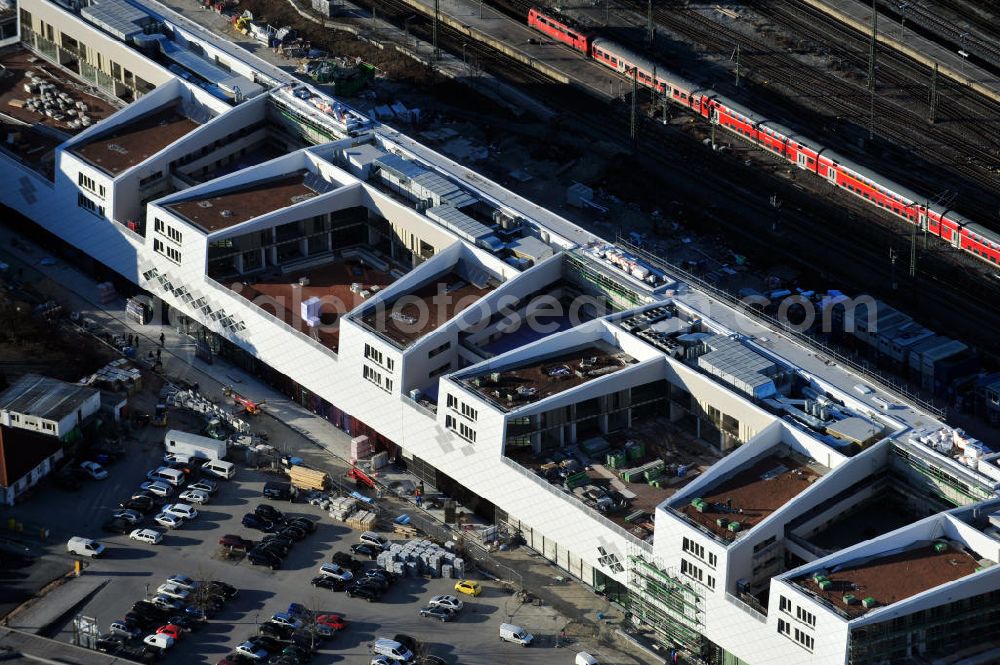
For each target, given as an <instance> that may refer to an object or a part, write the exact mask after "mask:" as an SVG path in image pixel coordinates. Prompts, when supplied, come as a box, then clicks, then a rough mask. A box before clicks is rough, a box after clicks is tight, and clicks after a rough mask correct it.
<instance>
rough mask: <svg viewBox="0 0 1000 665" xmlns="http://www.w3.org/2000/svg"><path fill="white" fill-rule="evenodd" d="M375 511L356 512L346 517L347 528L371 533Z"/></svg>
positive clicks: (373, 526)
mask: <svg viewBox="0 0 1000 665" xmlns="http://www.w3.org/2000/svg"><path fill="white" fill-rule="evenodd" d="M375 517H376V515H375V511H373V510H358V511H356V512H354V513H352V514H351V515H348V516H347V526H349V527H351V528H352V529H358V530H360V531H371V530H372V529H374V528H375Z"/></svg>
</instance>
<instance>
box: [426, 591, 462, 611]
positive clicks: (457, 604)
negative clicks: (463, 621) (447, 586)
mask: <svg viewBox="0 0 1000 665" xmlns="http://www.w3.org/2000/svg"><path fill="white" fill-rule="evenodd" d="M427 604H428V605H430V606H431V607H443V608H445V609H449V610H452V611H453V612H457V611H459V610H460V609H462V608H463V607H465V603H463V602H462V601H460V600H459V599H458V598H456V597H455V596H447V595H445V596H434V597H432V598H431V599H430V601H429V602H428V603H427Z"/></svg>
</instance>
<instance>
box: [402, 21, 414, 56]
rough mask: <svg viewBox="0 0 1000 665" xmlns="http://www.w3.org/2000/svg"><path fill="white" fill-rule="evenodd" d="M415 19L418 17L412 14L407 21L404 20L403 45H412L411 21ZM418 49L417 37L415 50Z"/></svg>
mask: <svg viewBox="0 0 1000 665" xmlns="http://www.w3.org/2000/svg"><path fill="white" fill-rule="evenodd" d="M415 18H417V15H416V14H412V15H410V16H407V17H406V18H405V19H403V43H404V44H409V43H410V21H412V20H413V19H415ZM416 47H417V39H416V37H414V38H413V48H414V49H416Z"/></svg>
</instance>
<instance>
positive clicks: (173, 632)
mask: <svg viewBox="0 0 1000 665" xmlns="http://www.w3.org/2000/svg"><path fill="white" fill-rule="evenodd" d="M156 633H157V634H158V635H169V636H170V637H172V638H174V640H175V641H177V640H180V639H181V637H182V636H183V635H184V630H183V629H182V628H181V627H180V626H175V625H174V624H172V623H168V624H166V625H163V626H160V627H159V628H157V629H156Z"/></svg>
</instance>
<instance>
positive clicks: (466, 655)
mask: <svg viewBox="0 0 1000 665" xmlns="http://www.w3.org/2000/svg"><path fill="white" fill-rule="evenodd" d="M162 435H163V430H158V429H152V428H147V429H146V430H143V431H142V432H141V433H140V437H141V438H140V440H139V441H137V442H134V443H131V444H130V451H129V454H128V455H127V456H126V457H125V458H124V459H122V460H120V461H119V462H117V463H116V464H115V465H113V466H111V467H110V468H109V471H110V477H109V478H108V479H107V480H104V481H91V482H89V483H87V484H85V485H84V487H83V488H82V489H81V490H79V491H77V492H68V491H64V490H59V489H56V488H53V487H47V488H44V489H42V490H40V491H39V492H38V493H37V494H36V495H35V496H34V497H33V498H32V500H31V501H29V502H26V503H24V504H22V505H19V506H17V507H15V508H14V509H13V510H12V515H14V516H16V517H17V519H19V520H22V521H24V522H25V524H26V525H27V526H28V528H30V527H31V526H41V525H44V526H46V527H48V528H49V529H50V532H51V535H50V538H49V540H48V543H47V545H46V546H45V548H44V549H47V554H46V553H44V552H43V554H44V556H42V558H41V559H40V560H39V563H43V564H44V565H46V566H53V567H54V568H57V569H58V568H60V567H61V568H62V569H63V570H66V569H68V568H69V567H70V566H72V557H70V556H69V555H67V553H66V549H65V542H66V540H67V539H68V538H69V537H70V536H73V535H80V536H88V537H93V538H96V539H98V540H100V541H101V542H103V543H105V544H106V546H107V548H108V551H107V553H106V556H105V558H102V559H98V560H96V561H93V562H88V564H89V565H88V566H87V567H86V569H85V570H84V572H83V575H84V576H85V577H87V578H93V577H100V578H102V579H107V580H109V582H108V583H107V584H106V585H104V586H103V587H102V588H101V589H100V590H99V591H98V592H97V593H96V594H94V595H93V596H92V597H90V598H89V599H88V600H86V601H85V602H84V603H82V604H81V606H80V607H78V608H75V609H74V608H65V609H67V610H69V609H73V612H69V613H68V614H67V615H66V616H64V617H63V618H62V619H61V624H57V625H53V626H51V629H50V630H48V631H46V632H47V634H49V635H51V636H52V637H55V638H56V639H58V640H65V641H69V640H70V639H71V637H72V625H71V617H72V615H73V613H74V612H75V613H79V614H83V615H86V616H91V617H94V618H96V619H97V620H98V623H99V625H100V626H101V628H102V630H103V629H105V628H106V627H107V625H108V624H109V623H110V622H111V621H113V620H115V619H117V618H119V617H120V616H122V615H123V614H124V613H125V612H126V611H128V609H129V608H130V606H131V605H132V603H133V602H135V601H136V600H139V599H141V598H143V597H144V596H145V595H146V593H147V588H148V590H149V591H150V592H153V591H155V588H156V587H157V586H158V585H159V584H161V583H162V582H163V581H164V580H165V578H166V577H168V576H170V575H171V574H175V573H181V574H186V575H189V576H191V577H194V578H196V579H217V580H222V581H225V582H228V583H230V584H233V585H235V586H236V587H238V588H239V589H240V593H239V595H238V596H237V598H236V599H234V600H233V601H231V602H230V603H229V604H227V606H226V607H225V608H224V610H223V611H222V612H220V613H219V614H218V615H217V616H215V617H213V619H212V620H211V621H210V623H209V625H208V626H206V627H204V628H203V629H202V630H201V631H199V632H196V633H193V634H191V635H189V636H186V637H185V638H184V639H183V640H181V641H180V642H179V643H178V645H176V646H175V648H174V649H173V650H172V651H171V653H170V654H169V655H168V657H167V660H166V662H175V663H183V664H185V665H186V664H188V663H215V662H217V661H218V660H219V659H220V658H221V657H222V656H224V655H225V654H226V653H228V652H229V651H230V649H231V648H232V647H233V646H235V645H236V644H238V643H239V642H241V641H243V640H244V639H246V638H247V637H248V636H250V635H252V634H254V633H255V631H256V626H257V624H258V623H260V622H263V621H266V620H267V619H268V618H269V617H270V616H271V614H272V613H275V612H279V611H282V610H283V609H285V608H286V607H287V606H288V604H289V603H290V602H299V603H303V604H305V605H307V606H309V607H311V608H313V609H319V610H322V611H330V612H337V613H342V614H344V615H345V618H346V619H347V621H348V623H349V627H348V629H347V630H346V631H343V632H342V633H341V634H338V635H337V636H336V637H334V638H333V639H332V640H331V641H329V642H328V643H327V645H326V647H325V648H324V650H323V651H322V652H321V656H320V657H319V658H317V659H316V660H315V661H314V662H316V663H320V664H323V663H368V662H369V656H368V643H369V642H370V641H372V640H373V639H374V638H375V637H391V636H392V635H394V634H395V633H407V634H409V635H412V636H414V637H415V638H417V639H418V640H420V641H421V642H423V643H424V644H426V645H427V646H428V650H429V652H430V653H434V654H436V655H439V656H442V657H444V658H445V659H446V660H447V661H448V662H451V663H455V662H458V660H459V659H460V660H461V662H462V663H466V664H470V665H475V664H478V663H482V664H484V665H485V664H490V665H496V664H498V663H508V662H509V663H514V662H516V663H543V662H544V663H546V665H548V663H549V662H550V661H552V660H553V656H556V659H555V660H556V662H560V661H563V662H571V658H572V654H571V653H570V652H569V651H568V650H558V651H556V650H554V649H551V648H545V647H544V646H543V647H541V648H536V649H523V648H520V647H518V646H516V645H513V644H507V643H502V642H500V641H499V639H498V637H497V628H498V626H499V624H500V623H501V622H503V621H506V620H507V618H508V614H507V613H508V612H517V614H516V616H515V621H517V622H518V623H521V624H522V625H524V626H525V627H526V628H527V629H528V630H530V631H533V632H536V633H538V634H539V635H540V636H541V635H542V634H543V633H548V634H550V635H551V633H552V632H554V631H556V630H558V626H560V625H561V622H564V621H565V619H564V618H562V617H559V616H557V615H556V613H555V611H554V610H552V609H551V608H517V607H516V606H515V605H514V604H512V601H511V597H510V595H509V594H507V593H505V592H503V591H502V590H500V589H498V588H496V587H495V586H492V585H491V583H489V582H485V583H484V587H485V590H484V593H483V595H482V596H480V597H479V598H475V599H472V598H468V599H467V600H468V602H467V605H466V608H465V610H464V611H463V613H462V615H461V616H460V617H459V619H458V620H457V621H455V622H450V623H441V622H439V621H433V620H429V619H422V618H420V616H419V615H418V610H419V608H420V607H421V606H422V605H423V604H424V603H425V601H426V599H427V598H429V597H430V596H431V595H433V594H437V593H449V592H451V588H452V585H453V581H449V580H441V579H437V580H429V579H423V578H416V579H403V580H401V581H399V582H398V583H397V584H396V585H395V586H394V587H393V588H391V589H390V591H389V592H388V593H387V594H386V595H385V596H384V597H383V599H382V602H377V603H367V602H365V601H363V600H360V599H350V598H347V597H346V596H345V595H344V594H342V593H336V592H331V591H326V590H321V589H315V588H314V587H312V586H311V585H310V584H309V580H310V579H311V578H312V577H313V575H314V574H315V571H316V569H317V568H318V567H319V566H320V564H322V563H324V562H326V561H328V560H329V557H330V554H331V553H332V552H334V551H337V550H345V551H346V550H347V549H348V547H349V546H350V544H352V543H354V542H357V536H358V533H357V532H355V531H352V530H351V529H349V528H348V527H347V526H346V525H343V524H339V523H336V522H334V521H333V520H331V519H330V518H329V517H328V516H326V515H323V514H322V513H321V511H320V510H319V509H318V508H316V507H313V506H309V505H306V504H291V505H290V504H287V503H285V502H280V503H277V504H276V506H277V507H278V508H279V509H281V510H283V511H285V512H286V513H292V514H303V515H311V516H313V517H317V518H321V519H320V523H319V528H318V529H317V531H316V533H314V534H312V535H309V536H307V537H306V538H305V539H304V540H303V541H301V542H299V543H297V544H296V545H295V547H294V549H293V550H292V551H291V553H290V554H289V556H288V557H287V558H286V559H285V561H284V562H283V564H282V567H281V569H280V570H276V571H271V570H269V569H266V568H261V567H254V566H251V565H250V564H249V562H246V561H238V562H233V561H229V560H225V559H222V558H221V557H220V556H219V547H218V539H219V537H220V536H221V535H222V534H226V533H235V534H241V535H243V536H244V537H250V538H257V537H259V535H260V534H259V532H251V531H249V530H248V529H245V528H244V527H242V526H241V525H240V519H241V518H242V516H243V514H244V513H245V512H247V511H249V510H252V509H253V508H254V506H256V505H257V504H258V503H261V502H262V501H263V499H261V495H260V490H261V488H262V486H263V483H264V482H265V480H266V479H267V478H269V477H266V476H265V475H264V474H261V473H258V472H256V471H251V470H248V469H246V468H243V467H242V465H239V464H238V467H239V472H238V473H237V475H236V478H235V479H233V480H232V481H228V482H227V481H220V486H221V488H220V491H219V493H218V494H217V495H216V496H215V497H213V498H212V501H211V502H210V503H209V504H208V505H206V506H205V507H204V508H203V509H202V510H200V511H199V512H200V514H199V516H198V517H197V518H196V519H195V520H193V521H191V522H188V523H187V524H185V525H184V526H183V527H182V528H180V529H177V530H174V531H169V532H167V533H166V535H165V537H164V539H163V542H162V543H161V544H159V545H144V544H139V543H135V542H133V541H131V540H129V539H128V537H127V536H109V534H106V533H104V532H102V531H101V528H100V527H101V524H102V523H103V522H104V521H105V520H106V519H107V517H108V515H109V514H110V511H111V510H112V509H113V508H114V507H116V506H117V504H118V502H119V501H120V500H123V499H125V498H127V497H128V496H129V494H130V493H131V491H132V490H133V489H135V488H137V486H138V484H139V483H140V482H141V481H142V480H143V476H144V473H145V472H146V471H147V470H148V469H150V468H154V467H155V466H156V465H157V462H158V460H159V458H160V455H161V454H162V445H161V443H160V440H161V439H162ZM143 526H153V527H155V526H156V525H155V524H154V523H153V522H152V518H151V517H147V518H146V521H145V522H144V523H143ZM157 528H158V527H157ZM36 565H38V564H36ZM369 565H371V564H369ZM75 582H76V581H75V580H73V581H70V582H68V584H74V583H75ZM39 603H45V599H44V598H43V599H42V600H41V601H39ZM60 609H62V608H60ZM11 624H12V626H15V627H16V626H17V624H18V622H17V619H16V618H15V619H14V620H12V622H11ZM542 642H543V643H544V642H545V640H544V639H543V640H542ZM459 657H460V658H459Z"/></svg>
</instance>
